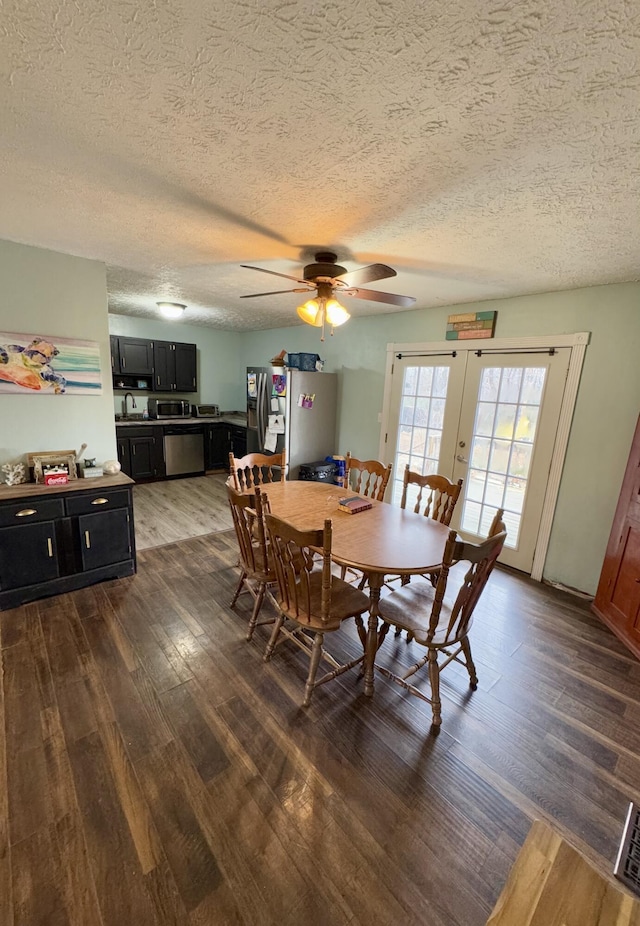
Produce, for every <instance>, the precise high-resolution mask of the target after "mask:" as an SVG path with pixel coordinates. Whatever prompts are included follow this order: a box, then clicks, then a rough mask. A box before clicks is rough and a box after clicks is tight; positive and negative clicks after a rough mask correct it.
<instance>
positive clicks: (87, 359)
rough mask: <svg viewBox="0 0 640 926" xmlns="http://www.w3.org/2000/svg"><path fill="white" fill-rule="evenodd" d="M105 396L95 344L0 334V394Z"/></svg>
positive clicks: (44, 337)
mask: <svg viewBox="0 0 640 926" xmlns="http://www.w3.org/2000/svg"><path fill="white" fill-rule="evenodd" d="M4 393H13V394H14V395H33V394H39V395H102V376H101V371H100V347H99V345H98V343H97V342H96V341H76V340H72V339H71V338H59V337H56V336H42V335H33V334H11V333H4V332H0V395H1V394H4Z"/></svg>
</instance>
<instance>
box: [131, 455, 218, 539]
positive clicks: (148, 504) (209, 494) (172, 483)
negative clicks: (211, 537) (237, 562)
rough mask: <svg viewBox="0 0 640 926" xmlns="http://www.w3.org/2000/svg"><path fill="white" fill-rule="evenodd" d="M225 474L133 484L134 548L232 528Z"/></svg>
mask: <svg viewBox="0 0 640 926" xmlns="http://www.w3.org/2000/svg"><path fill="white" fill-rule="evenodd" d="M226 479H228V476H227V474H226V473H213V474H211V475H209V476H193V477H189V478H186V479H165V480H163V481H160V482H147V483H142V484H140V485H135V486H134V487H133V516H134V523H135V532H136V547H137V549H138V550H147V549H149V548H150V547H157V546H161V545H163V544H167V543H175V542H177V541H178V540H188V539H189V538H190V537H201V536H203V535H204V534H211V533H213V532H214V531H225V530H230V529H231V528H232V527H233V522H232V520H231V512H230V511H229V503H228V501H227V493H226V491H225V485H224V484H225V480H226Z"/></svg>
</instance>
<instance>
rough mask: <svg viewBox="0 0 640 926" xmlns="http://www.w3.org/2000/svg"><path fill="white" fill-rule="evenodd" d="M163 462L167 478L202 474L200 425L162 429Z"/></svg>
mask: <svg viewBox="0 0 640 926" xmlns="http://www.w3.org/2000/svg"><path fill="white" fill-rule="evenodd" d="M163 432H164V462H165V466H166V471H167V476H182V475H186V474H187V473H193V474H197V473H204V428H203V427H202V425H189V424H185V425H181V426H176V427H166V426H165V427H164V428H163Z"/></svg>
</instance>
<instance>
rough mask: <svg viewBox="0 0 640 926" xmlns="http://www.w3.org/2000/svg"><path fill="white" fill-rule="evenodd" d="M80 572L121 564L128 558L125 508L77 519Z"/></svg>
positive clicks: (129, 549) (128, 540) (127, 527)
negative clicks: (80, 560)
mask: <svg viewBox="0 0 640 926" xmlns="http://www.w3.org/2000/svg"><path fill="white" fill-rule="evenodd" d="M78 529H79V531H80V550H81V555H82V568H83V569H99V568H100V567H101V566H109V565H110V564H111V563H122V562H124V561H125V560H127V559H129V557H130V556H131V537H130V531H129V512H128V510H127V509H126V508H116V509H115V510H114V511H101V512H99V513H96V514H85V515H83V516H82V517H80V518H78Z"/></svg>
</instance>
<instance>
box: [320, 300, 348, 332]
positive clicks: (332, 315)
mask: <svg viewBox="0 0 640 926" xmlns="http://www.w3.org/2000/svg"><path fill="white" fill-rule="evenodd" d="M325 317H326V319H327V322H328V324H329V325H331V327H332V328H338V327H339V326H340V325H344V323H345V322H348V321H349V319H350V318H351V315H350V314H349V313H348V312H347V310H346V309H345V307H344V306H343V305H340V303H339V302H338V300H337V299H328V300H327V304H326V306H325Z"/></svg>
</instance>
